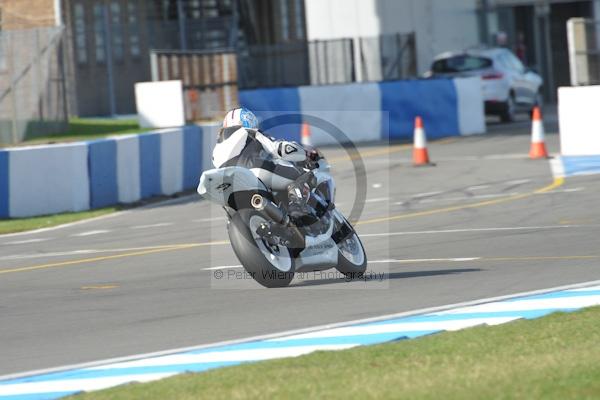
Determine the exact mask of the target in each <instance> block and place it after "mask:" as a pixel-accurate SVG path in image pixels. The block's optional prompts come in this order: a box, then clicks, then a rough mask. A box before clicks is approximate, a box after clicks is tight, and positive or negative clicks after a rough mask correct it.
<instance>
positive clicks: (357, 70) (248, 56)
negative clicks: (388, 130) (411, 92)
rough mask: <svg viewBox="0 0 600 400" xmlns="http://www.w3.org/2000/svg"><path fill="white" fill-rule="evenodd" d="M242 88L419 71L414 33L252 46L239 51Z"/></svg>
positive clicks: (399, 75)
mask: <svg viewBox="0 0 600 400" xmlns="http://www.w3.org/2000/svg"><path fill="white" fill-rule="evenodd" d="M238 70H239V76H238V82H239V85H240V88H241V89H251V88H257V87H275V86H301V85H329V84H337V83H352V82H375V81H381V80H394V79H406V78H412V77H415V76H416V75H417V68H416V48H415V36H414V33H408V34H392V35H380V36H375V37H363V38H352V39H351V38H342V39H333V40H316V41H310V42H308V43H304V42H297V43H284V44H277V45H261V46H249V47H248V49H247V50H246V51H242V52H241V53H240V54H239V55H238Z"/></svg>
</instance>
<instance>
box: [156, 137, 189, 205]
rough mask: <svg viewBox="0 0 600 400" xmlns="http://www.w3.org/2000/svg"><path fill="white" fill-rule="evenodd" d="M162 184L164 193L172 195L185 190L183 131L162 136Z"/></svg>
mask: <svg viewBox="0 0 600 400" xmlns="http://www.w3.org/2000/svg"><path fill="white" fill-rule="evenodd" d="M160 183H161V188H162V193H163V194H166V195H171V194H174V193H177V192H181V191H182V190H183V130H181V129H177V130H173V131H171V132H164V133H162V134H161V135H160Z"/></svg>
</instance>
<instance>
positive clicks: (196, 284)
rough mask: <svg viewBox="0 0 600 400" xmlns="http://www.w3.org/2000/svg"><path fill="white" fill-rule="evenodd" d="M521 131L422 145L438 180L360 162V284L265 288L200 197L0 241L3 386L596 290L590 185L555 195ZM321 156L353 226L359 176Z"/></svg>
mask: <svg viewBox="0 0 600 400" xmlns="http://www.w3.org/2000/svg"><path fill="white" fill-rule="evenodd" d="M555 122H556V121H555V119H554V120H550V121H548V122H547V129H548V135H547V139H548V146H549V149H550V151H551V152H557V151H558V136H557V135H556V134H555V132H556V123H555ZM528 129H529V124H528V122H527V121H525V120H523V121H521V122H517V123H514V124H510V125H494V124H493V125H492V126H491V127H490V133H489V134H487V135H485V136H473V137H466V138H456V139H449V140H443V141H440V142H436V143H430V147H429V151H430V155H431V157H432V159H433V161H435V162H436V163H437V166H435V167H423V168H413V167H411V165H410V148H409V147H407V146H403V145H394V146H392V147H388V146H381V145H373V146H363V147H361V148H360V149H359V150H360V153H361V156H362V160H363V161H364V163H365V165H366V169H367V178H368V179H367V182H366V185H367V203H366V204H365V207H364V211H363V213H362V216H361V218H360V222H359V223H358V225H357V228H358V230H359V233H360V234H361V238H362V239H363V242H364V244H365V247H366V249H367V253H368V257H369V261H370V265H369V272H371V273H372V275H369V276H370V277H372V278H373V279H372V280H368V281H357V282H345V281H344V280H343V279H338V277H336V276H333V275H325V274H317V275H305V276H302V277H300V278H299V279H296V280H295V281H294V282H293V285H292V287H290V288H287V289H277V290H267V289H261V288H259V287H258V285H257V284H255V283H254V282H253V281H251V280H248V279H244V278H245V277H244V276H243V275H242V274H241V272H242V270H241V269H240V268H238V267H236V265H237V264H239V262H238V261H237V260H236V258H235V256H234V254H233V252H232V250H231V249H230V247H229V244H228V243H227V234H226V230H225V223H224V222H225V221H224V218H223V213H222V211H221V210H220V209H219V208H218V207H214V206H211V205H210V204H209V203H208V202H206V201H200V199H199V198H198V197H184V198H181V199H176V200H172V201H168V202H166V203H159V204H156V205H153V206H149V207H145V208H143V209H136V210H132V211H127V212H123V213H119V214H115V215H113V216H111V217H108V218H101V219H98V220H94V221H88V222H85V223H82V224H75V225H71V226H67V227H62V228H60V229H53V230H46V231H42V232H36V233H27V234H19V235H10V236H0V354H1V357H0V375H6V374H13V373H19V372H23V371H29V370H35V369H43V368H51V367H58V366H62V365H66V364H73V363H81V362H88V361H95V360H99V359H105V358H113V357H121V356H128V355H132V354H137V353H147V352H154V351H160V350H167V349H171V348H178V347H186V346H192V345H201V344H206V343H211V342H217V341H223V340H230V339H239V338H243V337H248V336H255V335H262V334H268V333H273V332H278V331H284V330H291V329H298V328H305V327H310V326H314V325H323V324H327V323H335V322H343V321H348V320H355V319H360V318H368V317H375V316H378V315H383V314H391V313H398V312H402V311H410V310H414V309H420V308H425V307H434V306H441V305H445V304H450V303H458V302H463V301H469V300H475V299H479V298H484V297H493V296H501V295H507V294H512V293H515V292H523V291H529V290H536V289H543V288H548V287H554V286H559V285H565V284H571V283H578V282H585V281H592V280H598V279H600V265H599V263H600V248H599V242H598V237H600V216H599V214H598V208H597V205H598V203H599V201H600V195H599V194H598V193H600V191H599V190H598V189H600V183H599V182H598V178H597V177H594V176H588V177H577V178H568V179H567V180H566V181H564V182H561V181H560V180H554V179H553V177H552V174H551V170H550V166H549V163H548V162H547V161H532V160H529V159H528V158H527V157H526V154H527V151H528V147H529V136H528ZM325 153H326V155H327V157H328V158H329V159H330V160H332V164H333V165H334V168H335V170H334V175H335V176H336V179H337V185H338V196H337V201H338V203H339V204H340V208H341V209H342V210H344V211H346V212H347V211H349V210H350V208H351V207H352V200H353V197H354V187H355V179H354V172H353V169H352V166H353V164H352V162H351V160H350V159H349V158H348V157H347V155H346V154H345V153H344V152H343V151H342V150H340V149H326V150H325ZM40 195H41V196H43V194H40Z"/></svg>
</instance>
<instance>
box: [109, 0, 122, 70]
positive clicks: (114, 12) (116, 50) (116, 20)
mask: <svg viewBox="0 0 600 400" xmlns="http://www.w3.org/2000/svg"><path fill="white" fill-rule="evenodd" d="M110 25H111V27H110V30H111V39H112V54H113V57H114V58H115V61H123V26H122V25H121V6H120V5H119V3H118V2H116V1H113V2H112V3H111V4H110Z"/></svg>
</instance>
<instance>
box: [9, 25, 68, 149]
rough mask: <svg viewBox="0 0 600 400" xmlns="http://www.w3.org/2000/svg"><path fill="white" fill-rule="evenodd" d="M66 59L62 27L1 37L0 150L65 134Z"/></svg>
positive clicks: (66, 120) (66, 108)
mask: <svg viewBox="0 0 600 400" xmlns="http://www.w3.org/2000/svg"><path fill="white" fill-rule="evenodd" d="M65 57H66V51H65V35H64V29H62V28H39V29H29V30H21V31H2V32H0V145H2V144H4V145H5V144H11V143H12V144H15V143H19V142H21V141H23V140H24V139H25V138H30V137H34V136H44V135H48V134H51V133H56V132H59V131H61V130H64V129H65V127H66V125H67V123H68V106H67V87H66V86H67V79H66V58H65Z"/></svg>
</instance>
